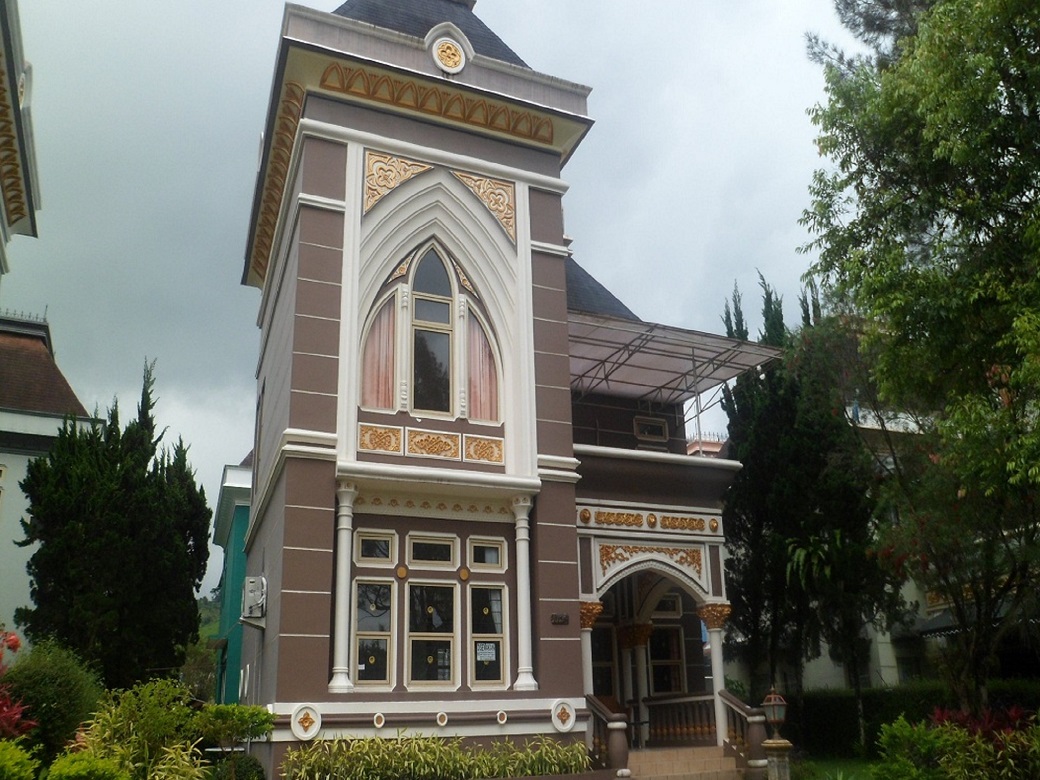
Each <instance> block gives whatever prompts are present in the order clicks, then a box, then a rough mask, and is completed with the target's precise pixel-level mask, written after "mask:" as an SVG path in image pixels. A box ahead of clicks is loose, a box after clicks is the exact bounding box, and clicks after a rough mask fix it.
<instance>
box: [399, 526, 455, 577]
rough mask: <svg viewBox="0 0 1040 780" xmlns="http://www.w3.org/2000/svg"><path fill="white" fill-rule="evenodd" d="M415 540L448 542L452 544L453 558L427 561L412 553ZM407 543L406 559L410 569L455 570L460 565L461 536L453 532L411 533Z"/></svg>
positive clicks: (436, 542)
mask: <svg viewBox="0 0 1040 780" xmlns="http://www.w3.org/2000/svg"><path fill="white" fill-rule="evenodd" d="M415 542H428V543H430V544H448V545H450V546H451V560H449V561H427V560H423V559H421V558H416V557H414V556H413V555H412V545H413V544H414V543H415ZM405 545H406V546H407V550H406V554H405V560H407V561H408V568H409V569H413V568H414V569H427V570H439V571H443V570H453V569H457V568H458V566H459V537H457V536H454V535H452V534H436V533H410V534H408V536H407V538H406V540H405Z"/></svg>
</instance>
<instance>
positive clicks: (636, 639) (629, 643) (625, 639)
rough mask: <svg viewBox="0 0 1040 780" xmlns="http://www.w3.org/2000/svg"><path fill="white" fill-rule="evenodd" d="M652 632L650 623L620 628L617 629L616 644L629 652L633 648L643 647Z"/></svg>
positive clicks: (652, 628)
mask: <svg viewBox="0 0 1040 780" xmlns="http://www.w3.org/2000/svg"><path fill="white" fill-rule="evenodd" d="M653 632H654V627H653V624H651V623H640V624H639V625H629V626H621V627H620V628H619V629H618V643H619V644H620V645H621V648H622V649H623V650H631V649H632V648H633V647H645V646H646V643H647V642H649V641H650V635H651V634H652V633H653Z"/></svg>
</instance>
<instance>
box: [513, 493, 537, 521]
mask: <svg viewBox="0 0 1040 780" xmlns="http://www.w3.org/2000/svg"><path fill="white" fill-rule="evenodd" d="M510 505H511V506H512V507H513V517H515V518H516V519H517V520H527V519H528V515H530V514H531V507H532V506H534V500H533V499H532V498H531V497H530V496H513V500H512V501H511V502H510Z"/></svg>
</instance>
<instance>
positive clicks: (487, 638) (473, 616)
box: [470, 586, 503, 682]
mask: <svg viewBox="0 0 1040 780" xmlns="http://www.w3.org/2000/svg"><path fill="white" fill-rule="evenodd" d="M470 634H471V636H472V641H473V645H472V647H473V658H472V662H471V663H472V668H473V681H474V682H502V678H503V673H502V669H503V664H502V636H503V629H502V588H491V587H477V586H474V587H472V588H470Z"/></svg>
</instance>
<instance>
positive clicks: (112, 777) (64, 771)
mask: <svg viewBox="0 0 1040 780" xmlns="http://www.w3.org/2000/svg"><path fill="white" fill-rule="evenodd" d="M47 780H130V775H129V774H128V773H127V772H126V771H125V770H124V769H122V768H121V767H120V766H119V764H118V763H116V762H115V761H113V760H112V759H108V758H97V757H96V756H92V755H91V754H89V753H66V754H64V755H62V756H58V757H57V758H56V759H55V760H54V763H53V764H51V768H50V769H49V770H48V772H47Z"/></svg>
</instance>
